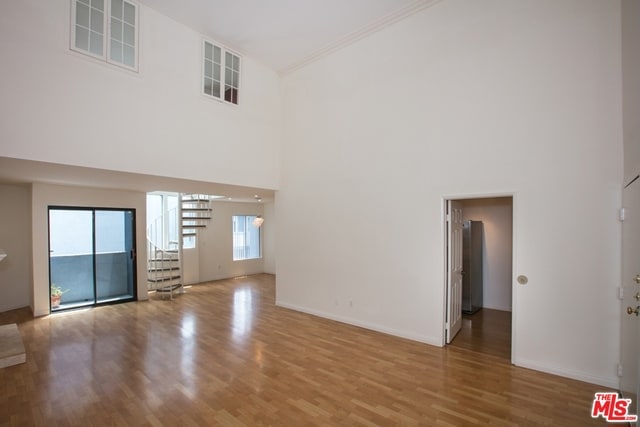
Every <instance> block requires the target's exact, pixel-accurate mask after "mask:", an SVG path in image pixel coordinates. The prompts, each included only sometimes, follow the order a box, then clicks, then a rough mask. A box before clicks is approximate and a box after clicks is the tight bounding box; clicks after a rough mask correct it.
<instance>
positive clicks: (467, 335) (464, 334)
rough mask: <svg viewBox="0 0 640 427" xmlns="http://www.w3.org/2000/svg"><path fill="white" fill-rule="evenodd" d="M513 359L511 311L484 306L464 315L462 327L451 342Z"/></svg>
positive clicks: (457, 345)
mask: <svg viewBox="0 0 640 427" xmlns="http://www.w3.org/2000/svg"><path fill="white" fill-rule="evenodd" d="M450 345H452V346H454V347H457V348H461V349H462V348H464V349H467V350H472V351H476V352H480V353H485V354H489V355H492V356H496V357H499V358H500V359H503V360H504V361H505V362H508V363H509V362H510V361H511V312H510V311H502V310H492V309H490V308H483V309H481V310H479V311H477V312H475V313H473V314H463V315H462V329H461V330H460V332H459V333H458V335H456V337H455V338H454V339H453V342H452V343H451V344H450Z"/></svg>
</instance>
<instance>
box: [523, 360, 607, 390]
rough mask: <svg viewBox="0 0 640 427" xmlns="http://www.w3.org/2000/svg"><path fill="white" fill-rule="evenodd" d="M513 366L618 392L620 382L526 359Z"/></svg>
mask: <svg viewBox="0 0 640 427" xmlns="http://www.w3.org/2000/svg"><path fill="white" fill-rule="evenodd" d="M514 365H516V366H519V367H521V368H527V369H533V370H534V371H540V372H545V373H547V374H553V375H558V376H560V377H565V378H571V379H573V380H578V381H583V382H586V383H590V384H596V385H601V386H603V387H608V388H612V389H614V390H618V388H619V387H620V380H619V378H618V377H615V376H612V377H599V376H596V375H592V374H589V373H587V372H582V371H573V370H570V369H564V368H561V367H558V366H552V365H545V364H540V363H538V362H534V361H531V360H527V359H518V360H516V361H514Z"/></svg>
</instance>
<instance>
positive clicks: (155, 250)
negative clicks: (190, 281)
mask: <svg viewBox="0 0 640 427" xmlns="http://www.w3.org/2000/svg"><path fill="white" fill-rule="evenodd" d="M172 218H173V225H174V228H176V227H177V220H178V212H177V209H172V210H170V211H168V212H167V215H166V217H165V218H163V217H162V216H161V217H158V218H156V219H155V220H154V221H153V222H152V223H151V224H150V225H149V226H148V227H147V290H149V291H156V293H160V294H161V295H162V296H163V297H164V295H166V294H168V295H169V297H170V298H173V293H174V292H176V291H181V290H182V281H181V277H180V245H179V241H178V236H173V235H172V234H171V232H169V234H168V235H165V228H164V224H163V221H164V220H166V221H169V225H172V223H171V220H172ZM169 228H171V227H169ZM176 232H177V231H176ZM172 238H175V240H174V239H172Z"/></svg>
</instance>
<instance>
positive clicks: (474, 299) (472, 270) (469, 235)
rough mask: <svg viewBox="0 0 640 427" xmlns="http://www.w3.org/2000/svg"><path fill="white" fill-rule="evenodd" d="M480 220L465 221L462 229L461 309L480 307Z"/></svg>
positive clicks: (481, 258) (474, 310) (469, 311)
mask: <svg viewBox="0 0 640 427" xmlns="http://www.w3.org/2000/svg"><path fill="white" fill-rule="evenodd" d="M482 234H483V226H482V221H465V222H464V224H463V231H462V311H463V312H464V313H467V314H471V313H475V312H476V311H478V310H480V309H481V308H482V261H483V251H482V240H483V238H482Z"/></svg>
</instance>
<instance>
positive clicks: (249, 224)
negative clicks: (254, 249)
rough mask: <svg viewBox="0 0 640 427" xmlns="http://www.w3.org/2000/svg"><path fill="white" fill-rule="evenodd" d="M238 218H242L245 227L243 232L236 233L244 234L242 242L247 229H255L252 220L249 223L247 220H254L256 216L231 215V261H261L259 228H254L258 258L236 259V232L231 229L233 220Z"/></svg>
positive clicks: (260, 229)
mask: <svg viewBox="0 0 640 427" xmlns="http://www.w3.org/2000/svg"><path fill="white" fill-rule="evenodd" d="M240 216H242V217H244V224H245V226H244V231H242V232H238V233H242V234H244V236H243V241H246V234H247V227H255V226H254V225H253V220H251V221H249V220H248V218H255V217H257V216H258V215H257V214H247V215H233V216H232V218H231V235H232V239H231V241H232V243H231V245H232V247H231V251H232V258H233V261H234V262H235V261H248V260H252V259H261V258H262V228H260V227H255V228H256V229H257V232H258V256H255V257H246V256H245V257H244V258H236V236H235V234H236V231H235V229H234V227H233V225H234V222H233V219H234V218H235V217H240ZM245 246H246V245H245Z"/></svg>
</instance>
